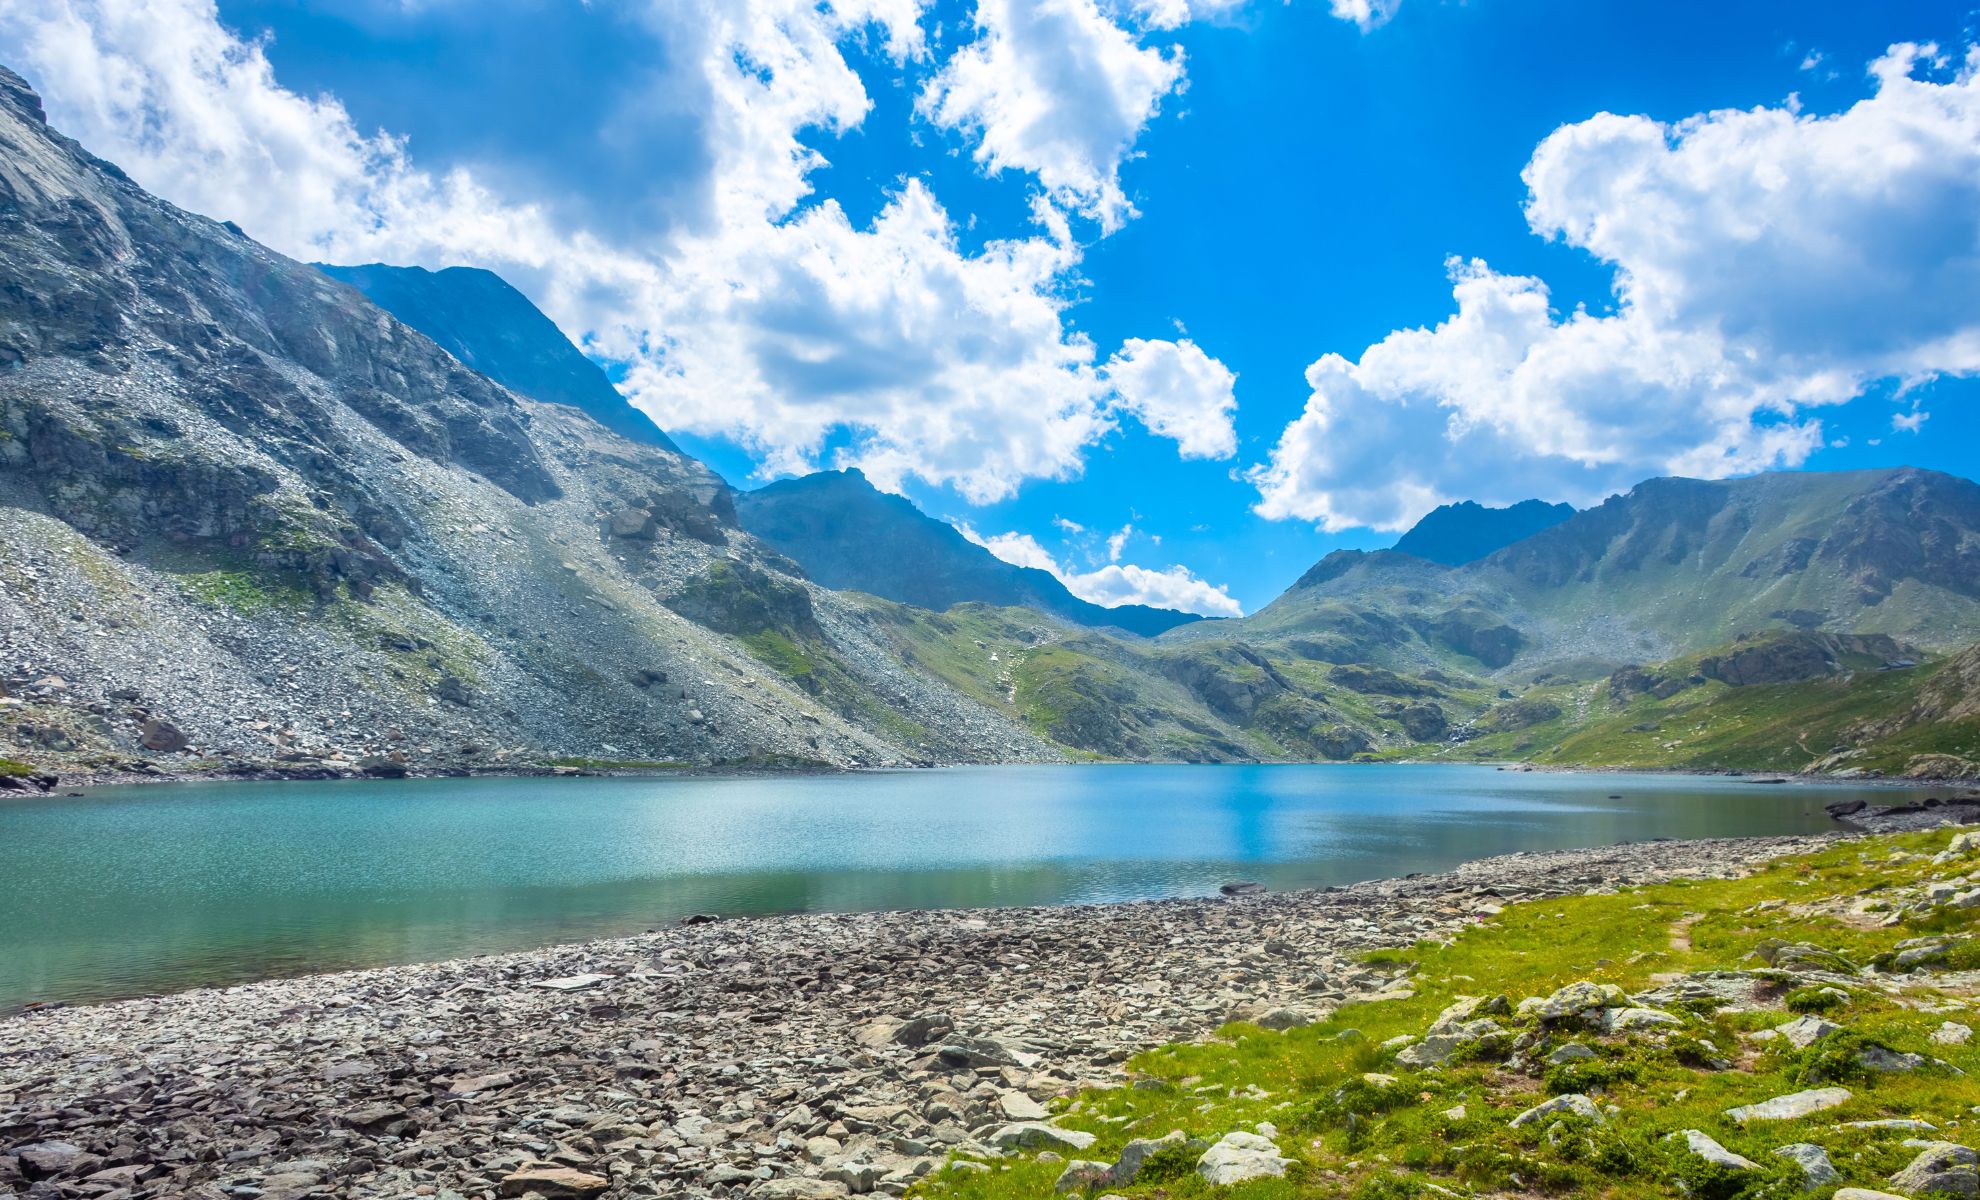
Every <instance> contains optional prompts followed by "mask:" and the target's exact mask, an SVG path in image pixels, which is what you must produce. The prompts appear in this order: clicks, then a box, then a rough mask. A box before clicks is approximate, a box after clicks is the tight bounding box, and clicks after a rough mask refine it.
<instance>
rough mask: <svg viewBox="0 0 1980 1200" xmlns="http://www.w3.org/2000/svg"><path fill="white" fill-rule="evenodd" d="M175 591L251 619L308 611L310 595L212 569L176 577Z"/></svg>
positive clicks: (246, 573)
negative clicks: (269, 613)
mask: <svg viewBox="0 0 1980 1200" xmlns="http://www.w3.org/2000/svg"><path fill="white" fill-rule="evenodd" d="M179 588H180V590H182V591H184V592H185V593H186V595H187V596H190V597H191V598H192V599H194V600H196V601H198V602H200V603H201V604H207V605H211V606H213V607H215V608H231V609H233V610H234V611H235V612H237V613H240V614H241V615H242V616H246V617H252V616H256V615H259V614H261V613H264V612H267V611H268V610H270V609H274V608H282V609H289V610H301V609H304V608H307V607H309V605H310V604H311V602H312V599H313V597H312V594H311V593H310V592H308V591H306V590H304V589H303V588H301V587H298V586H296V585H295V584H294V583H292V582H288V581H271V580H268V579H264V578H262V577H261V576H259V575H257V574H255V573H254V572H252V571H245V570H238V569H226V568H221V569H216V570H211V571H196V572H193V573H191V574H186V575H181V576H179Z"/></svg>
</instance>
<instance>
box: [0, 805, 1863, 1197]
mask: <svg viewBox="0 0 1980 1200" xmlns="http://www.w3.org/2000/svg"><path fill="white" fill-rule="evenodd" d="M1825 840H1826V839H1824V838H1756V839H1733V840H1715V841H1696V842H1649V843H1635V844H1628V845H1619V846H1613V847H1607V848H1601V849H1594V850H1580V851H1562V852H1553V853H1528V854H1515V855H1508V856H1504V857H1500V858H1493V859H1486V860H1481V861H1479V862H1475V863H1471V864H1467V865H1465V866H1463V867H1460V868H1458V869H1457V870H1454V871H1451V872H1448V873H1445V874H1438V875H1422V876H1414V877H1409V878H1405V879H1397V880H1385V881H1377V882H1371V883H1365V884H1359V885H1355V886H1353V887H1349V888H1344V889H1330V890H1325V891H1310V892H1288V893H1274V894H1252V890H1251V889H1249V888H1244V887H1235V888H1233V889H1231V890H1232V891H1234V892H1236V893H1237V894H1235V895H1232V896H1229V897H1226V898H1221V899H1210V900H1183V901H1161V902H1149V903H1137V904H1121V905H1101V906H1090V907H1067V908H1033V909H998V910H980V911H930V912H902V913H859V914H818V915H804V916H791V917H777V918H764V919H753V920H736V921H716V920H712V919H707V920H697V919H695V918H690V919H689V923H684V924H683V926H682V927H679V928H674V929H669V930H665V931H662V932H656V933H653V934H649V935H647V936H644V937H638V938H629V939H622V940H615V941H603V942H594V943H589V944H583V945H575V946H563V947H555V948H551V949H546V950H541V951H534V952H529V953H522V954H509V955H501V956H491V957H484V958H477V959H471V960H464V961H459V962H450V963H440V964H432V965H421V966H404V967H391V968H385V969H379V970H372V971H362V972H352V973H346V974H338V975H324V976H316V977H312V978H306V979H295V980H278V981H269V982H264V983H258V984H252V985H248V986H244V987H237V988H231V989H227V990H222V991H201V992H190V993H185V994H181V995H175V996H169V997H163V998H155V999H144V1000H133V1001H127V1002H123V1003H118V1004H109V1005H102V1006H97V1007H86V1008H57V1009H48V1010H40V1011H34V1012H29V1013H24V1014H20V1015H18V1016H15V1017H12V1018H9V1019H6V1020H4V1021H0V1195H7V1194H17V1195H26V1196H34V1197H41V1198H47V1200H56V1198H60V1197H88V1198H91V1200H126V1198H133V1197H166V1196H172V1197H181V1196H189V1197H201V1198H206V1200H220V1198H222V1197H233V1198H237V1200H247V1198H265V1200H301V1198H305V1197H328V1196H381V1197H382V1196H395V1197H397V1196H413V1195H421V1196H424V1195H437V1196H443V1197H446V1196H459V1197H484V1196H516V1195H529V1194H537V1195H542V1196H573V1195H582V1196H590V1195H608V1196H628V1197H630V1196H745V1195H747V1196H761V1197H765V1198H767V1200H830V1198H832V1197H838V1196H844V1195H849V1194H864V1193H881V1194H891V1195H898V1194H900V1193H901V1192H903V1191H905V1190H906V1189H907V1187H908V1186H909V1185H910V1184H911V1183H912V1182H913V1181H914V1180H915V1179H917V1178H918V1177H920V1176H921V1175H922V1174H925V1173H926V1172H928V1171H929V1170H932V1169H934V1168H935V1167H937V1166H938V1165H939V1164H940V1163H941V1162H942V1161H943V1159H944V1157H945V1156H946V1155H947V1154H948V1153H950V1152H951V1151H953V1150H958V1149H963V1150H968V1151H970V1152H972V1153H974V1154H976V1155H979V1156H995V1155H996V1154H998V1153H1001V1152H1003V1151H1005V1150H1008V1149H1011V1148H1015V1147H1019V1146H1025V1145H1036V1144H1039V1139H1040V1138H1044V1137H1049V1135H1048V1134H1046V1133H1044V1132H1042V1131H1041V1130H1040V1129H1039V1128H1038V1126H1037V1123H1038V1122H1040V1121H1042V1119H1043V1118H1044V1117H1045V1115H1046V1110H1045V1108H1044V1102H1047V1101H1049V1100H1050V1099H1051V1098H1052V1097H1054V1096H1057V1095H1062V1094H1067V1093H1069V1092H1071V1091H1073V1090H1076V1089H1078V1088H1080V1087H1082V1086H1085V1085H1091V1084H1104V1083H1118V1082H1123V1081H1124V1080H1125V1078H1126V1075H1125V1071H1124V1068H1123V1066H1122V1064H1123V1063H1124V1062H1125V1061H1126V1060H1127V1059H1128V1058H1129V1057H1130V1056H1131V1055H1132V1054H1134V1053H1135V1052H1136V1051H1138V1050H1140V1049H1143V1048H1145V1047H1148V1046H1151V1045H1155V1044H1158V1043H1162V1042H1167V1041H1175V1040H1185V1039H1193V1038H1200V1037H1203V1036H1205V1035H1208V1034H1209V1033H1211V1032H1212V1031H1213V1030H1215V1029H1216V1028H1217V1027H1218V1026H1219V1025H1221V1024H1223V1023H1225V1022H1227V1021H1229V1020H1232V1019H1234V1018H1240V1017H1242V1018H1246V1019H1251V1020H1254V1021H1257V1022H1258V1023H1260V1024H1263V1025H1266V1026H1267V1027H1279V1028H1284V1027H1289V1026H1292V1025H1297V1024H1301V1023H1304V1022H1306V1021H1310V1020H1313V1019H1315V1018H1316V1017H1317V1016H1319V1015H1321V1014H1323V1013H1324V1012H1326V1011H1327V1010H1330V1009H1331V1008H1332V1007H1334V1006H1336V1005H1338V1004H1340V1003H1343V1002H1345V1001H1347V1000H1350V999H1366V998H1369V997H1373V996H1379V995H1394V994H1400V993H1402V992H1403V991H1404V990H1405V989H1407V988H1408V987H1409V981H1408V979H1407V977H1406V975H1404V974H1402V973H1401V972H1402V970H1403V969H1402V968H1393V967H1385V966H1381V965H1375V966H1369V965H1364V964H1363V963H1362V962H1361V957H1362V955H1364V954H1365V953H1366V952H1367V951H1369V950H1373V949H1377V948H1382V947H1396V946H1406V945H1408V944H1410V943H1413V942H1415V941H1417V940H1420V939H1424V938H1441V937H1447V936H1449V935H1450V934H1451V933H1453V932H1454V931H1456V930H1457V929H1459V928H1461V927H1463V926H1464V925H1466V924H1467V923H1470V922H1473V921H1475V920H1477V919H1479V918H1480V917H1482V916H1485V915H1489V914H1492V913H1494V912H1496V911H1498V909H1499V908H1500V907H1501V906H1502V905H1504V904H1505V903H1507V902H1510V901H1514V900H1518V899H1525V898H1532V897H1539V896H1554V895H1565V894H1576V893H1582V892H1587V891H1590V890H1603V889H1610V888H1615V887H1619V886H1625V885H1629V884H1634V883H1645V882H1651V881H1655V880H1661V879H1668V878H1673V877H1681V876H1690V877H1724V876H1730V875H1736V874H1739V873H1741V872H1742V871H1744V870H1745V869H1747V868H1748V867H1749V866H1750V865H1751V864H1754V863H1756V862H1758V861H1761V860H1764V859H1768V858H1773V857H1777V856H1779V855H1783V854H1790V853H1795V852H1800V851H1805V850H1808V849H1811V848H1813V847H1815V846H1817V845H1819V844H1821V843H1822V842H1824V841H1825ZM1081 1136H1083V1135H1081Z"/></svg>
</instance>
